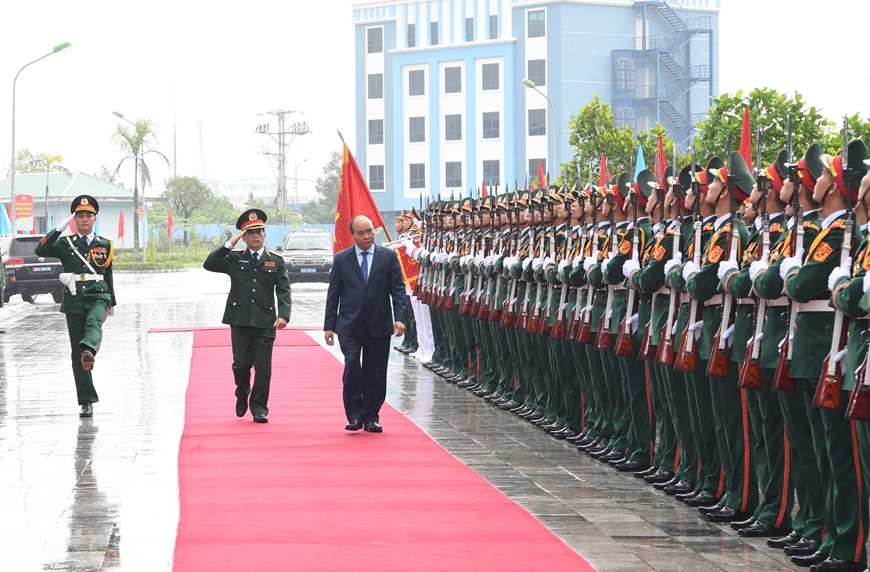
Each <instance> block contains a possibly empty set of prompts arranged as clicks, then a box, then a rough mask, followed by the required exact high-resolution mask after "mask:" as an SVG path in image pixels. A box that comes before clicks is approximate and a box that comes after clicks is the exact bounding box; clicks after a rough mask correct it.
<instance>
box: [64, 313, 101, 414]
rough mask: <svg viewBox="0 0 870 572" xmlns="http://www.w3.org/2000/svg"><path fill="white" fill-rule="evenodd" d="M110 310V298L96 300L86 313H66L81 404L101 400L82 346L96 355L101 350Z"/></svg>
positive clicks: (73, 366) (74, 375)
mask: <svg viewBox="0 0 870 572" xmlns="http://www.w3.org/2000/svg"><path fill="white" fill-rule="evenodd" d="M108 311H109V302H108V300H96V301H95V302H94V304H93V305H92V306H91V307H90V308H88V309H87V313H85V314H65V316H66V329H67V332H68V333H69V345H70V350H71V351H70V359H71V361H72V370H73V379H75V384H76V396H77V397H78V401H79V405H84V404H85V403H96V402H98V401H99V400H100V398H99V397H97V390H96V389H95V388H94V378H93V376H92V375H91V372H89V371H85V368H84V367H83V366H82V349H83V347H82V346H86V347H87V348H88V349H90V350H92V351H93V352H94V354H95V355H96V353H97V352H98V351H99V350H100V345H102V342H103V322H104V321H105V320H106V314H107V313H108Z"/></svg>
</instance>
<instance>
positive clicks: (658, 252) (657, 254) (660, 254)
mask: <svg viewBox="0 0 870 572" xmlns="http://www.w3.org/2000/svg"><path fill="white" fill-rule="evenodd" d="M667 253H668V252H667V249H666V248H665V247H664V246H662V245H658V246H656V249H655V250H654V251H653V258H655V259H656V260H663V259H664V258H665V255H666V254H667Z"/></svg>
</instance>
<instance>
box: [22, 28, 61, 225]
mask: <svg viewBox="0 0 870 572" xmlns="http://www.w3.org/2000/svg"><path fill="white" fill-rule="evenodd" d="M71 45H72V44H71V43H69V42H64V43H62V44H58V45H56V46H55V47H53V48H52V49H51V51H50V52H49V53H47V54H45V55H44V56H42V57H40V58H36V59H35V60H33V61H32V62H30V63H29V64H26V65H25V66H24V67H22V68H21V69H20V70H18V73H17V74H15V79H14V80H13V81H12V167H11V170H10V173H11V175H10V186H11V187H12V191H11V197H10V199H11V201H12V203H11V205H10V206H11V208H12V217H11V218H12V234H15V232H16V228H15V221H16V218H15V85H16V84H17V83H18V76H19V75H21V72H23V71H24V68H26V67H28V66H31V65H33V64H35V63H36V62H38V61H39V60H42V59H45V58H47V57H48V56H50V55H52V54H56V53H58V52H62V51H64V50H65V49H67V48H68V47H70V46H71Z"/></svg>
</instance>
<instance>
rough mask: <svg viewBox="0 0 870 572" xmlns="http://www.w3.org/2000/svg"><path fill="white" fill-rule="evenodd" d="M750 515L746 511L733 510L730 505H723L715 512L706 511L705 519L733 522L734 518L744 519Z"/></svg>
mask: <svg viewBox="0 0 870 572" xmlns="http://www.w3.org/2000/svg"><path fill="white" fill-rule="evenodd" d="M750 516H752V515H751V514H749V513H748V512H742V511H739V510H735V509H733V508H731V507H728V506H725V507H722V508H721V509H719V510H717V511H716V512H708V513H707V521H708V522H734V521H735V520H746V519H747V518H749V517H750Z"/></svg>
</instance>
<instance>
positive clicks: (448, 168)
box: [444, 161, 462, 189]
mask: <svg viewBox="0 0 870 572" xmlns="http://www.w3.org/2000/svg"><path fill="white" fill-rule="evenodd" d="M444 166H445V173H444V180H445V181H446V183H445V185H446V187H447V188H448V189H452V188H456V187H459V188H461V187H462V161H448V162H447V163H445V164H444Z"/></svg>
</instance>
